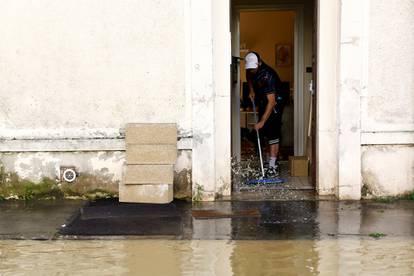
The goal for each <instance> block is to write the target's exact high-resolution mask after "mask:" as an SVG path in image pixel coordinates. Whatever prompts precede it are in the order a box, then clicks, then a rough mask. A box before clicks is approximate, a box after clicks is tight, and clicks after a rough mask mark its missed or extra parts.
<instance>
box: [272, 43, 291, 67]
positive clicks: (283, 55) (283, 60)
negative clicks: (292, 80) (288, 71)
mask: <svg viewBox="0 0 414 276" xmlns="http://www.w3.org/2000/svg"><path fill="white" fill-rule="evenodd" d="M275 60H276V67H281V66H291V65H292V45H290V44H276V46H275Z"/></svg>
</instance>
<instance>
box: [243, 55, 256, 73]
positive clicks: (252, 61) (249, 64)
mask: <svg viewBox="0 0 414 276" xmlns="http://www.w3.org/2000/svg"><path fill="white" fill-rule="evenodd" d="M244 60H245V61H246V66H245V68H246V70H247V69H256V68H257V67H259V59H258V58H257V56H256V55H255V54H253V53H248V54H247V55H246V56H245V57H244Z"/></svg>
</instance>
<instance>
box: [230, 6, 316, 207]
mask: <svg viewBox="0 0 414 276" xmlns="http://www.w3.org/2000/svg"><path fill="white" fill-rule="evenodd" d="M240 2H242V3H240ZM267 2H269V1H267ZM231 31H232V56H233V59H232V60H233V66H232V155H233V157H234V158H235V159H236V160H239V161H240V164H241V166H243V165H246V166H257V165H258V164H257V158H256V164H254V162H251V161H252V160H254V159H255V158H254V157H255V156H256V157H257V156H258V154H257V146H256V145H257V143H256V141H257V140H256V139H257V138H256V132H255V131H254V129H253V126H254V110H253V108H252V104H251V102H250V99H249V98H248V91H249V88H248V84H247V82H246V76H245V68H244V66H245V64H244V60H243V59H244V57H245V55H246V54H247V53H248V52H250V51H254V52H257V53H259V54H260V56H261V58H262V60H263V61H264V62H265V63H266V64H267V65H269V66H270V67H271V68H273V69H274V70H275V71H276V72H277V74H278V75H279V77H280V79H281V81H282V84H283V87H284V89H285V90H287V93H288V94H289V98H288V101H287V102H286V105H285V108H284V111H283V116H282V126H281V137H280V142H279V155H278V160H279V165H280V178H282V179H283V180H284V181H285V182H284V183H283V184H282V185H272V186H267V187H265V189H266V190H269V189H273V188H274V190H277V191H279V190H284V189H286V190H298V191H299V190H301V191H308V192H311V193H312V194H314V190H315V187H314V183H315V181H314V178H312V176H313V173H312V172H313V171H314V170H312V168H311V167H312V164H314V162H312V156H314V155H313V154H312V148H313V147H312V144H313V143H314V141H315V139H314V137H313V136H314V133H315V131H313V130H312V128H314V127H315V125H314V124H312V122H314V121H315V120H314V118H313V116H314V115H315V114H314V113H315V112H313V111H314V110H312V104H311V103H312V102H313V100H312V98H314V96H312V89H311V86H312V79H314V78H315V76H314V74H313V72H314V70H313V67H314V62H313V61H314V60H316V59H315V45H314V43H313V40H314V39H313V37H314V6H313V1H312V0H303V1H302V3H298V1H295V3H294V4H291V5H289V4H283V5H280V4H277V1H275V4H266V5H265V6H258V5H257V3H255V2H253V1H252V2H251V3H248V1H237V0H235V1H233V2H232V18H231ZM261 140H262V145H266V141H263V140H264V139H263V138H262V139H261ZM267 152H268V151H267V150H266V149H263V160H264V162H265V163H266V161H267V160H268V158H269V156H268V154H267ZM291 156H296V157H299V156H300V157H302V158H305V159H306V160H307V161H306V162H307V164H308V169H307V173H306V175H303V172H301V173H299V174H300V176H299V175H297V173H296V172H293V171H292V170H293V168H292V167H291V166H290V163H291V162H289V157H291ZM291 158H292V157H291ZM298 159H300V158H298ZM298 164H300V165H303V162H302V163H298ZM302 171H303V170H302ZM237 185H238V187H233V191H234V192H237V191H240V183H237ZM235 188H236V189H235ZM242 188H243V190H246V191H257V187H242ZM233 194H234V195H235V193H233ZM261 195H262V194H260V193H259V194H258V196H259V198H258V199H260V196H261Z"/></svg>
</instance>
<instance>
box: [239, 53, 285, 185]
mask: <svg viewBox="0 0 414 276" xmlns="http://www.w3.org/2000/svg"><path fill="white" fill-rule="evenodd" d="M245 62H246V79H247V83H248V85H249V90H250V91H249V97H250V99H251V100H252V102H254V101H256V103H257V105H258V107H259V121H258V122H257V123H256V124H255V125H254V128H255V130H256V131H259V133H260V136H261V137H266V138H267V140H268V144H269V156H270V158H269V163H268V164H269V165H268V167H267V168H266V169H265V176H266V177H276V176H278V175H279V165H278V162H277V158H278V154H279V142H280V133H281V126H282V113H283V107H284V103H285V101H286V99H285V97H286V96H285V95H283V93H282V82H281V81H280V78H279V76H278V74H277V73H276V71H275V70H273V69H272V68H271V67H270V66H269V65H267V64H266V63H264V62H263V61H262V60H261V59H260V55H259V54H258V53H256V52H250V53H248V54H247V55H246V57H245Z"/></svg>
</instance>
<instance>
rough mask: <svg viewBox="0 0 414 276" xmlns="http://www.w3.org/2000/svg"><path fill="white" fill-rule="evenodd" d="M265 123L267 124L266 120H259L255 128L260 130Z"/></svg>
mask: <svg viewBox="0 0 414 276" xmlns="http://www.w3.org/2000/svg"><path fill="white" fill-rule="evenodd" d="M264 124H265V123H264V122H262V121H260V122H258V123H257V124H255V125H254V129H255V130H259V129H261V128H262V127H263V126H264Z"/></svg>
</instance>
